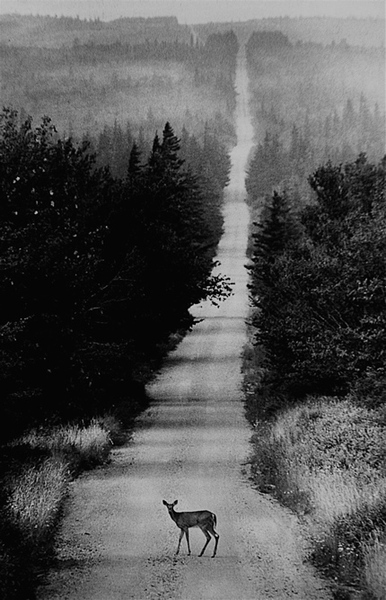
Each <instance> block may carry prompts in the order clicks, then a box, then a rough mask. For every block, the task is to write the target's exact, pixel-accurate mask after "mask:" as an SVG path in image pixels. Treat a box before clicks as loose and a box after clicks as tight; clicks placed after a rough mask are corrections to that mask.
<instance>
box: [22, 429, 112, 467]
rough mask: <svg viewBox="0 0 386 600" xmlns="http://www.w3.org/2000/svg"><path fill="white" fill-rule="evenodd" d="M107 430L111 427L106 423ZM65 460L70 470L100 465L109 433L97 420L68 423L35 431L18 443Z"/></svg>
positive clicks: (106, 449)
mask: <svg viewBox="0 0 386 600" xmlns="http://www.w3.org/2000/svg"><path fill="white" fill-rule="evenodd" d="M110 424H111V427H112V426H113V425H114V423H113V422H112V421H110ZM16 443H19V444H20V443H21V444H25V445H27V446H29V447H30V448H34V449H39V450H42V451H45V452H47V453H49V454H50V455H51V456H54V457H57V458H60V459H63V458H64V459H65V460H66V461H67V462H68V463H69V466H70V467H71V468H72V469H73V470H77V469H87V468H91V467H93V466H95V465H98V464H102V463H103V462H105V460H106V459H107V457H108V455H109V452H110V450H111V446H112V439H111V435H110V430H109V429H107V428H106V427H105V426H104V424H103V423H102V424H101V422H100V420H99V419H92V420H91V421H90V423H89V424H88V425H79V424H69V425H62V426H60V427H55V428H53V429H49V430H48V431H47V430H46V429H43V428H41V429H37V430H36V429H35V430H32V431H30V432H28V433H27V434H26V435H24V436H23V437H22V438H21V439H20V440H18V442H16Z"/></svg>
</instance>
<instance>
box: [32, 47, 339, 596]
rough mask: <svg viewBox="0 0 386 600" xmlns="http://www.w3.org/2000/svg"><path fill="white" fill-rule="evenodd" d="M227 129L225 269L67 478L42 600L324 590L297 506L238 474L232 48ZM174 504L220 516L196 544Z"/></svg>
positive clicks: (243, 140) (241, 299) (241, 339)
mask: <svg viewBox="0 0 386 600" xmlns="http://www.w3.org/2000/svg"><path fill="white" fill-rule="evenodd" d="M236 84H237V89H238V107H237V134H238V144H237V146H236V147H235V148H234V150H233V152H232V165H233V167H232V172H231V183H230V185H229V187H228V188H227V194H226V205H225V234H224V236H223V238H222V241H221V243H220V248H219V255H218V258H219V260H220V263H221V267H220V269H219V270H220V271H221V272H222V273H225V274H227V275H229V276H230V277H231V278H232V280H233V281H234V282H235V285H234V294H233V295H232V297H230V298H229V299H228V300H226V301H225V302H224V303H222V304H221V305H220V307H219V308H216V307H214V306H211V305H210V304H209V303H205V304H203V305H201V306H196V307H194V314H195V315H196V316H197V317H200V318H201V319H202V320H201V321H200V322H199V323H198V324H197V325H196V326H195V327H194V329H193V331H192V332H191V333H190V334H189V335H187V336H186V338H185V339H184V340H183V341H182V342H181V344H180V345H179V346H178V348H177V350H176V351H174V352H173V353H172V354H171V355H170V356H169V358H168V360H167V362H166V364H165V366H164V368H163V369H162V372H161V373H160V375H159V377H158V378H157V380H156V381H155V382H154V383H153V384H152V385H151V386H150V387H149V393H150V395H151V396H152V398H153V403H152V405H151V407H150V409H149V410H148V411H146V412H145V413H144V415H143V416H142V417H141V419H140V421H139V422H138V427H137V429H136V432H135V434H134V438H133V441H132V442H130V444H128V445H127V446H126V447H124V448H121V449H118V450H116V451H114V453H113V461H112V463H111V464H110V465H109V466H107V467H106V468H100V469H97V470H95V471H93V472H90V473H88V474H86V475H84V476H82V477H81V478H80V479H79V480H77V481H76V482H74V483H73V484H72V490H71V501H70V502H69V504H68V515H67V516H66V518H65V520H64V525H63V530H62V533H61V537H60V543H59V557H60V568H59V569H58V570H56V571H53V572H52V574H51V576H50V581H49V584H48V586H46V587H45V588H44V589H42V590H41V592H40V596H39V599H40V600H57V599H71V600H91V599H92V600H118V599H119V600H123V599H125V600H129V599H147V600H153V599H156V598H157V599H158V598H160V599H164V600H172V599H177V598H179V599H182V600H199V599H200V600H209V599H217V600H252V599H253V600H259V599H261V600H268V599H271V598H275V599H283V600H287V599H292V598H297V599H299V600H325V599H327V598H330V597H331V596H330V594H329V592H328V589H327V586H326V585H325V583H324V582H323V581H322V580H320V579H318V577H317V576H316V574H315V572H314V571H313V570H312V568H311V567H310V566H308V565H306V564H304V562H303V557H304V552H305V544H304V540H303V538H302V536H301V532H300V529H299V524H298V522H297V520H296V518H295V517H294V516H293V515H292V514H291V513H289V512H288V511H286V510H285V509H283V508H281V507H280V506H279V505H278V504H276V503H274V502H273V501H272V500H270V499H269V498H266V497H264V496H262V495H260V494H259V493H257V492H256V491H255V490H254V489H253V488H252V487H251V483H250V481H249V479H248V466H247V462H248V456H249V452H250V445H249V440H250V436H251V431H250V429H249V426H248V424H247V422H246V419H245V417H244V409H243V396H242V392H241V383H242V381H241V373H240V366H241V360H240V353H241V350H242V347H243V345H244V343H245V342H246V328H245V318H246V316H247V312H248V301H247V289H246V285H247V271H246V269H245V267H244V264H245V262H246V259H245V250H246V241H247V228H248V219H249V215H248V210H247V208H246V206H245V204H244V202H243V199H244V197H245V189H244V176H245V166H246V161H247V157H248V154H249V152H250V149H251V147H252V137H253V132H252V126H251V121H250V116H249V112H248V94H247V75H246V71H245V64H244V60H243V57H240V59H239V65H238V75H237V81H236ZM163 499H165V500H167V501H168V502H172V501H174V500H175V499H178V500H179V504H178V506H177V510H198V509H208V510H210V511H213V512H215V513H216V515H217V519H218V525H217V531H218V533H219V534H220V541H219V546H218V552H217V557H216V558H214V559H212V558H211V553H212V549H213V542H211V544H210V545H209V546H208V548H207V550H206V553H205V554H204V556H203V557H202V558H199V557H198V553H199V552H200V550H201V548H202V546H203V544H204V541H205V538H204V536H203V534H202V532H201V531H200V530H199V529H193V530H191V535H190V541H191V547H192V556H187V551H186V542H185V540H183V543H182V547H181V553H180V555H179V556H178V557H175V556H174V552H175V550H176V547H177V541H178V535H179V530H178V529H177V527H176V526H175V524H174V523H173V522H172V520H171V519H170V517H169V515H168V512H167V510H166V508H165V507H164V506H163V505H162V500H163Z"/></svg>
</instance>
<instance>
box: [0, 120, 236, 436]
mask: <svg viewBox="0 0 386 600" xmlns="http://www.w3.org/2000/svg"><path fill="white" fill-rule="evenodd" d="M0 140H1V157H2V160H1V178H0V181H1V184H0V185H1V197H2V207H1V215H2V219H1V257H2V258H1V269H2V281H1V287H2V290H1V293H2V298H3V303H2V306H3V316H2V329H1V331H2V335H1V348H2V350H1V361H2V369H1V371H2V376H1V387H2V390H1V396H2V409H1V410H2V414H1V416H2V418H1V423H2V427H3V428H4V435H5V433H6V432H7V434H11V433H12V431H13V429H14V428H15V427H17V428H18V429H20V428H21V427H23V426H25V425H26V424H29V423H31V422H36V421H37V422H39V420H41V419H42V418H43V417H44V416H50V415H53V414H55V415H62V416H63V415H65V416H67V417H70V416H77V415H78V416H79V415H82V414H83V415H84V414H87V413H88V412H90V411H91V412H95V411H98V410H100V409H101V408H102V407H103V406H105V405H106V403H108V402H109V401H111V399H112V398H114V399H115V400H117V399H118V398H119V397H120V396H121V395H122V394H126V393H127V390H128V389H130V382H133V381H135V380H136V375H135V371H136V369H139V368H140V366H141V364H145V363H146V360H149V359H150V358H151V357H152V356H153V355H154V354H156V348H157V346H159V345H160V344H161V343H166V342H167V338H168V336H169V334H170V333H171V332H173V331H176V330H178V329H179V328H182V327H186V326H189V325H190V324H191V318H190V317H189V314H188V312H187V311H188V309H189V307H190V306H191V305H192V304H194V303H196V302H198V301H199V300H201V299H203V298H205V297H207V296H210V297H213V298H216V297H220V296H221V295H222V294H224V293H225V292H226V289H227V286H226V284H225V282H222V281H221V280H217V279H213V278H212V277H211V269H212V264H213V260H212V259H213V255H214V249H215V246H216V244H217V242H218V239H219V236H220V234H221V215H220V206H221V192H222V189H223V187H224V185H225V184H226V183H227V177H228V170H229V159H228V157H227V154H226V152H225V151H221V148H220V147H219V146H217V145H216V144H215V142H214V140H213V139H209V137H208V139H207V140H206V144H205V145H204V146H203V147H202V148H201V147H200V146H199V144H198V142H197V141H195V139H194V137H193V136H189V134H187V133H185V136H184V141H183V150H184V153H185V156H186V157H187V161H188V160H189V156H190V154H191V153H192V152H193V154H194V161H195V164H194V167H195V168H196V169H199V165H200V161H201V162H202V163H204V165H205V166H203V167H202V169H201V174H200V176H198V175H195V174H194V171H193V170H192V168H191V167H188V166H186V167H185V166H184V159H183V158H181V156H182V154H181V155H180V150H181V153H182V148H181V145H180V141H179V139H178V138H177V137H176V136H175V135H174V132H173V130H172V128H171V127H170V125H169V124H166V126H165V127H164V130H163V134H162V137H161V138H159V137H158V136H157V135H156V136H155V138H154V140H153V145H152V149H151V152H150V155H149V157H146V156H142V155H141V153H140V151H139V149H138V147H137V145H136V144H135V143H134V144H133V147H132V149H131V152H130V155H129V156H127V163H126V172H125V174H124V176H123V177H122V178H119V177H114V176H113V174H112V173H111V170H110V169H109V168H108V167H106V166H104V167H103V166H100V167H97V166H96V165H95V162H96V157H95V156H94V155H93V154H91V153H90V148H89V145H88V144H87V142H85V141H84V142H82V143H81V144H75V143H74V142H73V141H72V140H71V139H65V140H64V139H62V138H60V137H57V134H56V133H55V129H54V127H53V126H52V124H51V123H50V121H49V120H48V119H47V118H46V119H43V121H42V123H41V124H40V125H38V126H35V127H34V126H33V124H32V122H31V119H27V120H26V121H24V122H22V123H21V124H19V116H18V114H17V113H16V112H15V111H12V110H10V109H8V110H5V111H4V112H3V114H2V115H1V136H0ZM192 148H193V149H194V150H192ZM196 150H197V152H196ZM194 161H193V160H191V161H190V162H191V163H193V162H194ZM197 172H198V171H197ZM208 181H210V182H211V183H210V185H208ZM139 379H140V377H139ZM53 397H54V398H55V401H53V400H52V398H53Z"/></svg>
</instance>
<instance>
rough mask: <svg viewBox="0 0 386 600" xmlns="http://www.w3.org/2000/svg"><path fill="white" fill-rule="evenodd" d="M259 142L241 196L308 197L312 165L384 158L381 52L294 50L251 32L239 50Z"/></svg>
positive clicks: (282, 39)
mask: <svg viewBox="0 0 386 600" xmlns="http://www.w3.org/2000/svg"><path fill="white" fill-rule="evenodd" d="M246 52H247V60H248V69H249V74H250V77H251V81H252V88H253V91H252V103H253V107H254V108H253V110H254V116H255V121H256V131H257V136H258V140H259V143H258V145H257V148H256V151H255V154H254V156H253V158H252V161H251V168H250V173H249V178H248V182H247V185H248V191H249V194H250V196H251V197H253V198H254V199H255V200H256V199H257V198H258V197H259V196H262V195H264V194H267V193H268V194H271V193H272V189H273V188H275V187H280V186H281V188H282V189H284V188H286V189H291V190H292V193H293V194H295V195H298V197H300V196H303V197H305V196H306V194H307V192H308V186H307V177H308V174H309V173H311V172H312V171H314V170H315V169H316V168H317V167H318V165H320V164H323V163H325V162H327V161H328V160H331V161H332V162H333V163H339V162H350V161H353V160H354V159H355V157H356V156H358V154H359V153H360V152H365V153H366V155H367V156H368V157H369V159H370V160H373V161H378V160H380V158H381V157H382V156H383V154H384V152H385V137H386V136H385V115H384V86H383V85H382V81H384V56H383V54H382V52H381V50H380V49H363V48H352V47H349V46H347V44H346V45H335V44H333V45H330V46H325V47H323V46H321V45H317V44H310V43H308V44H302V43H297V44H296V45H293V44H291V43H290V42H289V40H288V38H287V37H286V36H285V35H284V34H283V33H281V32H269V31H267V32H254V33H253V34H252V35H251V37H250V38H249V40H248V43H247V46H246Z"/></svg>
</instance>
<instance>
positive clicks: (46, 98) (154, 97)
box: [0, 17, 238, 144]
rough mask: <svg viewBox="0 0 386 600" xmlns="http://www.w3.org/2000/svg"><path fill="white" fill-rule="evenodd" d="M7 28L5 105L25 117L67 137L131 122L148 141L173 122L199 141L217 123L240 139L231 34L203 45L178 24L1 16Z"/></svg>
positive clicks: (224, 135) (0, 94)
mask: <svg viewBox="0 0 386 600" xmlns="http://www.w3.org/2000/svg"><path fill="white" fill-rule="evenodd" d="M0 26H1V29H2V35H0V40H2V43H1V44H0V61H1V90H0V102H1V104H2V105H4V106H8V105H12V106H13V107H14V108H16V109H17V110H18V111H20V113H21V115H22V117H23V118H24V116H26V115H28V114H30V115H32V116H33V117H34V118H40V117H41V116H42V115H44V114H47V115H49V116H50V117H51V118H52V120H53V121H54V122H55V124H56V126H57V128H58V130H59V132H60V133H63V134H65V135H73V134H74V132H76V133H77V135H79V133H86V132H89V133H90V134H91V135H93V136H95V135H96V134H98V133H99V132H100V131H101V130H102V129H103V128H104V127H105V125H108V126H113V124H114V123H116V124H118V125H119V126H121V127H124V128H127V126H128V124H129V125H130V129H131V131H132V133H133V135H135V136H138V135H139V134H140V130H141V136H144V137H145V138H146V139H147V140H148V142H149V143H151V139H152V137H153V136H154V133H155V131H156V130H157V129H158V130H162V127H163V125H164V123H165V120H170V121H173V124H174V127H175V129H176V131H178V132H181V131H182V128H183V127H184V126H185V127H186V128H187V129H188V130H189V131H194V132H195V133H196V135H204V130H205V128H206V127H207V126H208V124H209V125H210V126H211V127H212V128H213V129H214V130H215V133H216V134H217V135H219V136H220V137H221V140H222V141H223V142H225V143H227V144H231V143H232V142H233V141H234V131H233V125H232V111H233V109H234V106H235V91H234V85H233V77H234V70H235V52H234V51H235V49H237V48H238V42H237V39H236V36H235V35H234V34H232V33H231V32H229V31H228V32H224V33H213V34H211V35H210V36H208V38H207V39H206V41H205V43H201V42H200V41H199V40H198V39H197V37H196V36H195V35H194V34H193V32H192V31H190V30H189V31H188V30H187V28H186V27H181V26H179V25H178V23H177V21H176V20H175V19H150V20H149V19H138V20H136V19H134V20H133V21H132V20H125V19H124V20H122V21H119V22H117V23H109V24H108V25H106V23H102V22H92V23H90V22H86V21H81V20H77V19H68V18H58V19H55V18H51V17H45V18H44V17H36V18H35V17H17V18H16V17H9V18H8V19H7V18H6V17H3V19H0ZM111 32H113V34H114V35H113V38H111V37H107V38H106V36H105V34H106V35H107V36H109V35H110V33H111ZM21 40H24V41H23V43H24V44H25V45H23V46H22V45H20V42H21ZM37 40H39V43H40V44H41V45H40V46H38V45H37ZM228 46H229V48H228Z"/></svg>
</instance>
